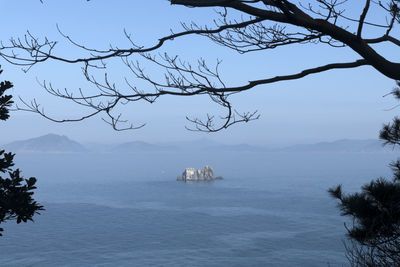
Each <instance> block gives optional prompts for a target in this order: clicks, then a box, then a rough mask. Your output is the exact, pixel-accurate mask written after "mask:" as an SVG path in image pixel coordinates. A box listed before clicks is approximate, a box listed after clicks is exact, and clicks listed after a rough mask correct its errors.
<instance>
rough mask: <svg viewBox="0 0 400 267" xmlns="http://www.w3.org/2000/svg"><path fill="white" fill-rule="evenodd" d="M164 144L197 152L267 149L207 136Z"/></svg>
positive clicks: (256, 150) (257, 150)
mask: <svg viewBox="0 0 400 267" xmlns="http://www.w3.org/2000/svg"><path fill="white" fill-rule="evenodd" d="M162 145H164V146H173V147H176V148H178V149H179V150H181V151H190V150H192V151H196V152H218V151H219V152H261V151H266V148H265V147H263V146H254V145H248V144H235V145H227V144H221V143H218V142H215V141H212V140H209V139H206V138H202V139H198V140H193V141H185V142H173V143H163V144H162Z"/></svg>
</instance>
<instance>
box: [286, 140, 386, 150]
mask: <svg viewBox="0 0 400 267" xmlns="http://www.w3.org/2000/svg"><path fill="white" fill-rule="evenodd" d="M279 151H284V152H366V153H372V152H390V151H392V148H391V147H383V142H382V141H380V140H375V139H368V140H350V139H342V140H337V141H333V142H321V143H316V144H303V145H294V146H290V147H285V148H282V149H279Z"/></svg>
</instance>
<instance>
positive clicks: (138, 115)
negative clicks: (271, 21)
mask: <svg viewBox="0 0 400 267" xmlns="http://www.w3.org/2000/svg"><path fill="white" fill-rule="evenodd" d="M350 2H352V3H351V6H350V10H349V11H350V12H352V9H351V8H353V10H354V11H357V10H358V9H359V8H361V6H362V1H350ZM0 3H1V9H2V21H3V23H2V29H1V40H3V41H4V42H7V40H8V39H9V38H10V37H22V36H23V35H24V34H25V32H26V30H29V31H30V32H31V33H32V34H34V35H36V36H40V37H44V36H47V37H48V38H49V39H52V40H60V41H61V42H60V45H59V48H58V49H57V50H56V53H59V54H61V55H65V56H67V57H74V55H79V53H80V52H79V51H77V50H76V49H73V48H71V47H70V46H68V45H67V44H66V43H65V40H64V41H63V40H62V37H61V36H60V35H59V34H58V33H57V29H56V24H58V25H59V26H60V28H61V29H62V31H63V32H64V33H66V34H68V35H70V36H71V37H72V38H73V39H75V40H77V41H79V42H81V43H83V44H85V45H87V46H89V47H94V48H100V49H101V48H107V46H108V44H113V45H116V46H119V47H127V46H128V45H129V43H128V42H127V40H126V39H125V38H124V35H123V30H124V29H126V30H127V32H129V33H131V34H132V36H133V39H134V40H135V41H137V43H140V44H143V45H151V44H154V43H155V42H156V40H157V39H158V38H160V37H162V36H163V35H166V34H168V33H169V31H170V29H174V30H175V31H178V30H180V29H181V27H180V22H181V21H182V22H190V21H191V20H193V21H196V22H199V24H207V22H208V24H211V23H210V22H212V19H213V18H214V17H215V13H214V11H213V10H212V9H208V8H207V9H194V8H185V7H179V6H171V5H170V4H169V2H168V1H166V0H147V1H123V0H113V1H109V0H93V1H90V2H86V1H83V0H68V1H67V0H57V1H55V0H47V1H45V3H44V4H40V2H39V0H37V1H32V0H21V1H10V0H0ZM354 14H357V12H355V13H354ZM374 16H375V17H374ZM377 16H378V14H377V13H375V14H371V15H370V16H369V17H368V19H369V20H371V21H372V20H382V18H378V17H377ZM367 30H368V29H367ZM381 49H382V51H383V52H384V54H386V55H390V56H391V59H392V60H397V61H399V57H400V55H398V54H399V53H395V52H394V48H392V47H390V46H387V47H382V48H381ZM160 51H162V52H164V51H169V52H170V53H171V54H179V55H180V56H181V57H182V58H184V59H186V60H188V61H192V62H195V61H196V59H197V58H199V57H204V58H206V59H207V60H209V62H211V63H213V62H215V59H217V58H219V59H222V60H223V64H222V67H221V71H222V75H223V77H224V78H225V80H226V81H228V83H230V84H241V83H245V82H246V81H248V80H252V79H258V78H266V77H270V76H275V75H283V74H291V73H294V72H298V71H300V70H302V69H303V68H304V67H315V66H318V65H320V64H327V63H331V62H341V61H351V60H354V59H357V58H358V56H357V55H356V54H355V53H354V52H352V51H350V50H348V49H346V48H345V49H334V48H331V47H327V46H324V45H317V46H315V45H303V46H297V45H294V46H290V47H282V48H279V49H274V50H270V51H263V52H259V53H253V54H247V55H239V54H237V53H235V52H233V51H231V50H229V49H226V48H223V47H220V46H217V45H215V44H213V43H212V42H211V41H209V40H207V39H206V38H200V37H185V38H182V39H179V40H175V41H173V42H168V43H167V45H166V46H165V47H163V49H162V50H160ZM397 52H398V51H397ZM0 64H1V65H2V67H3V69H4V73H3V75H2V76H1V80H4V79H8V80H11V81H12V82H13V83H14V85H15V88H14V89H13V94H14V95H15V96H21V97H22V98H24V99H26V100H30V99H32V98H36V99H37V100H38V101H39V102H40V103H41V104H42V105H43V106H44V107H45V110H46V111H47V112H48V113H49V114H53V115H54V116H55V117H58V118H63V117H67V118H68V117H75V116H78V115H79V114H80V113H79V111H78V109H77V108H76V106H74V105H69V104H68V103H66V102H65V101H60V100H57V99H54V98H53V97H51V96H49V95H47V94H46V93H44V91H43V89H42V88H40V86H39V85H38V84H37V82H36V78H37V79H39V80H46V81H51V82H52V83H53V85H55V86H56V87H59V88H61V89H62V88H64V87H67V88H71V89H74V88H78V87H81V88H83V89H84V90H90V86H89V85H88V84H87V83H86V82H85V81H84V79H83V77H82V75H81V72H80V67H81V66H79V65H68V64H63V63H52V62H49V63H45V64H42V65H39V66H36V67H34V68H33V69H31V70H30V71H29V72H28V73H27V74H25V73H24V72H22V71H21V70H20V68H19V67H17V66H13V65H9V64H7V63H5V62H4V61H3V60H1V61H0ZM110 66H111V68H110V73H111V74H112V77H113V78H114V80H115V82H116V83H117V84H118V83H120V84H122V82H123V77H124V74H125V73H126V70H125V67H124V66H123V64H121V63H120V61H119V60H116V61H112V62H110ZM393 87H394V82H393V81H392V80H390V79H388V78H386V77H384V76H383V75H381V74H380V73H378V72H377V71H375V70H374V69H372V68H370V67H361V68H357V69H351V70H334V71H329V72H325V73H321V74H317V75H313V76H310V77H306V78H304V79H301V80H296V81H289V82H281V83H276V84H270V85H264V86H259V87H257V88H255V89H253V90H251V91H249V92H246V93H242V94H239V95H236V96H234V97H233V98H232V103H233V104H234V106H235V107H236V108H237V109H238V110H240V111H253V110H258V111H259V112H260V114H261V118H260V119H259V120H258V121H253V122H251V123H248V124H240V125H236V126H233V127H231V128H229V129H228V130H224V131H222V132H219V133H216V134H205V133H193V132H188V131H187V130H185V128H184V126H185V125H188V122H186V120H185V116H186V115H188V116H196V115H198V116H202V115H205V114H206V113H207V112H208V113H215V114H217V115H218V114H219V113H218V112H219V109H218V107H216V106H215V105H214V104H212V103H211V102H210V101H209V100H208V99H207V98H204V97H193V98H176V97H175V98H174V97H166V98H162V99H160V100H159V101H158V102H157V103H155V104H153V105H149V104H144V103H143V104H131V105H129V106H127V107H125V108H124V112H125V115H126V116H127V117H128V118H131V119H132V120H133V122H137V123H143V122H145V123H147V126H146V127H144V128H142V129H140V130H136V131H127V132H115V131H113V130H112V129H111V127H109V126H108V125H105V124H104V123H103V122H102V121H101V117H96V118H94V119H90V120H87V121H84V122H80V123H68V124H56V123H53V122H49V121H46V120H45V119H43V118H41V117H40V116H38V115H36V114H30V113H26V112H16V113H13V114H12V119H10V120H9V121H7V122H5V123H2V129H1V134H0V137H1V140H0V143H6V142H9V141H13V140H16V139H25V138H30V137H35V136H39V135H43V134H47V133H58V134H66V135H67V136H69V137H71V138H73V139H75V140H78V141H82V142H121V141H131V140H143V141H148V142H167V141H178V140H192V139H197V138H209V139H213V140H216V141H221V142H225V143H252V144H255V143H261V144H265V145H282V144H293V143H306V142H318V141H330V140H336V139H342V138H355V139H366V138H377V136H378V131H379V129H380V128H381V126H382V124H383V123H384V122H388V121H390V120H391V119H392V117H393V116H394V115H396V114H397V113H398V112H399V109H395V110H392V111H385V110H386V109H388V108H391V107H392V106H394V105H396V102H395V101H394V100H393V99H392V97H386V98H383V97H382V96H383V95H384V94H386V93H387V92H389V91H390V90H391V89H392V88H393Z"/></svg>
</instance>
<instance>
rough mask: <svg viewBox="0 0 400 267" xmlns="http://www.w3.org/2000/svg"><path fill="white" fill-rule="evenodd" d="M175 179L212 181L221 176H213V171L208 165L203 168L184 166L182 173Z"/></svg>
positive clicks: (220, 178)
mask: <svg viewBox="0 0 400 267" xmlns="http://www.w3.org/2000/svg"><path fill="white" fill-rule="evenodd" d="M176 180H177V181H184V182H192V181H193V182H195V181H208V182H210V181H214V180H222V177H221V176H217V177H215V176H214V171H213V169H212V168H211V167H210V166H208V165H207V166H205V167H204V169H202V170H201V169H198V170H197V171H196V170H195V169H194V168H186V169H185V171H184V172H183V173H182V175H180V176H178V178H177V179H176Z"/></svg>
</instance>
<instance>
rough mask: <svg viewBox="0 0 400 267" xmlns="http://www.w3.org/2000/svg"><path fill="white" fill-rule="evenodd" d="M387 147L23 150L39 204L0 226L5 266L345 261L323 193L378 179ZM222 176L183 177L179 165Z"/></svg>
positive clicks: (338, 223) (21, 162)
mask: <svg viewBox="0 0 400 267" xmlns="http://www.w3.org/2000/svg"><path fill="white" fill-rule="evenodd" d="M394 159H395V158H394V154H390V153H388V154H385V153H283V152H280V153H278V152H277V153H272V152H271V153H270V152H265V153H261V152H260V153H257V152H248V153H245V152H243V153H227V152H223V153H222V152H221V153H195V154H194V153H189V152H186V153H174V152H164V153H163V152H157V153H151V152H149V153H127V154H114V153H76V154H73V153H71V154H22V153H21V154H18V155H17V156H16V166H18V167H19V168H21V169H22V170H23V171H24V175H25V176H31V175H33V176H37V177H38V179H39V181H38V188H39V189H38V192H37V194H35V195H36V198H37V199H38V200H39V201H40V202H41V203H42V204H44V206H45V208H46V211H44V212H43V213H42V215H40V216H36V220H35V223H28V224H21V225H16V224H15V223H14V222H12V223H6V224H4V228H5V232H4V237H3V238H2V239H0V247H1V249H0V265H1V266H328V264H330V266H342V265H343V264H345V263H346V259H345V256H344V249H343V245H342V240H343V239H344V234H345V229H344V227H343V222H344V221H345V219H344V218H342V217H340V216H339V211H338V210H337V208H336V207H335V205H336V202H335V201H334V200H333V199H331V198H330V197H329V196H328V193H327V189H328V188H329V187H331V186H334V185H336V184H339V183H341V184H343V185H344V190H345V191H346V192H351V191H354V190H358V189H359V188H360V186H361V185H362V184H364V183H366V182H368V181H370V180H371V179H373V178H377V177H379V176H385V175H386V176H390V170H389V168H388V167H387V165H388V163H389V162H390V161H391V160H394ZM206 164H208V165H211V166H212V167H213V168H214V171H215V174H216V175H221V176H223V177H224V180H222V181H215V182H213V183H193V184H185V183H183V182H177V181H175V180H176V176H177V175H179V174H181V172H182V171H183V169H184V168H186V167H194V168H202V167H204V165H206Z"/></svg>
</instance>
